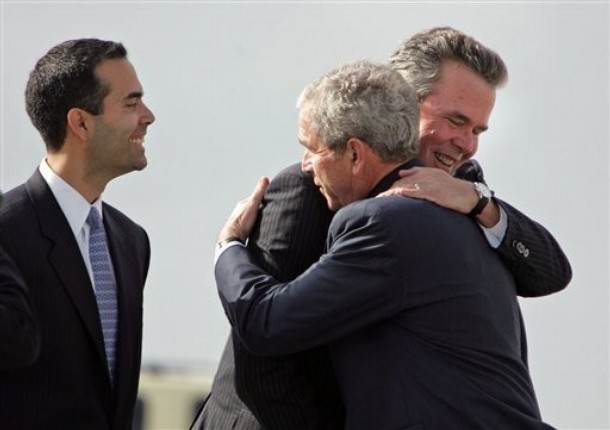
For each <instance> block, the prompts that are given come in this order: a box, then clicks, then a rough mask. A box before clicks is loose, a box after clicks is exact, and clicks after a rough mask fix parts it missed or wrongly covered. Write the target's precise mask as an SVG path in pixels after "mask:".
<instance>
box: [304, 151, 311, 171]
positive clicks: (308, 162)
mask: <svg viewBox="0 0 610 430" xmlns="http://www.w3.org/2000/svg"><path fill="white" fill-rule="evenodd" d="M301 170H302V171H303V172H313V167H312V165H311V152H309V150H308V149H306V150H305V152H304V153H303V158H302V159H301Z"/></svg>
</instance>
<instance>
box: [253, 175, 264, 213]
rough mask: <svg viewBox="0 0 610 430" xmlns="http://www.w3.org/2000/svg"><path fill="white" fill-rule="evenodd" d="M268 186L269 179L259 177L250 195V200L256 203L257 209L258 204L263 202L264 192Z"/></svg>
mask: <svg viewBox="0 0 610 430" xmlns="http://www.w3.org/2000/svg"><path fill="white" fill-rule="evenodd" d="M268 186H269V178H268V177H266V176H263V177H261V178H260V179H259V180H258V182H257V183H256V186H255V187H254V191H252V194H251V195H250V200H252V201H253V202H255V203H257V207H258V204H260V203H261V202H262V201H263V196H264V195H265V191H266V190H267V187H268Z"/></svg>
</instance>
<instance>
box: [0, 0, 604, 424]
mask: <svg viewBox="0 0 610 430" xmlns="http://www.w3.org/2000/svg"><path fill="white" fill-rule="evenodd" d="M0 8H1V9H0V11H1V25H2V30H1V37H2V39H1V60H2V64H1V97H2V99H1V109H2V111H1V112H0V118H1V123H0V139H1V140H0V143H1V152H0V157H1V161H0V186H1V188H2V189H3V190H8V189H10V188H12V187H14V186H15V185H17V184H19V183H21V182H23V181H24V180H26V179H27V178H28V177H29V175H30V174H31V173H32V171H33V170H34V168H35V167H36V165H37V164H38V163H39V162H40V160H41V159H42V158H43V156H44V154H45V150H44V145H43V143H42V141H41V139H40V138H39V136H38V134H37V132H36V131H35V130H34V129H33V127H32V126H31V125H30V123H29V120H28V118H27V116H26V114H25V110H24V102H23V91H24V87H25V83H26V80H27V76H28V73H29V71H30V70H31V69H32V67H33V65H34V63H35V62H36V60H37V59H38V58H39V57H40V56H42V55H43V54H44V53H45V52H46V51H47V50H48V49H49V48H50V47H51V46H52V45H54V44H56V43H58V42H61V41H63V40H66V39H71V38H79V37H99V38H106V39H113V40H118V41H122V42H123V43H125V45H126V46H127V48H128V50H129V52H130V59H131V61H132V62H133V63H134V65H135V66H136V69H137V71H138V74H139V77H140V80H141V82H142V83H143V85H144V88H145V91H146V96H145V100H146V102H147V103H148V105H149V106H150V107H151V109H152V110H153V111H154V112H155V114H156V116H157V122H156V123H155V124H154V125H153V126H152V127H151V128H150V129H149V134H148V136H147V142H146V148H147V154H148V157H149V167H148V168H147V169H146V170H145V171H143V172H140V173H132V174H129V175H127V176H125V177H122V178H118V179H117V180H115V181H113V182H112V183H111V184H110V185H109V187H108V188H107V190H106V193H105V195H104V198H105V200H107V201H108V202H109V203H111V204H113V205H115V206H117V207H118V208H120V209H122V210H123V211H124V212H126V213H127V214H128V215H129V216H131V217H132V218H133V219H134V220H136V221H137V222H139V223H141V224H142V225H143V226H145V227H146V229H147V231H148V232H149V234H150V237H151V240H152V246H153V259H152V266H151V271H150V275H149V280H148V283H147V287H146V292H145V333H144V334H145V336H144V357H143V359H144V363H145V364H161V365H169V366H182V367H189V368H199V369H206V370H210V371H211V370H213V369H214V368H215V365H216V363H217V361H218V359H219V357H220V353H221V349H222V346H223V344H224V342H225V339H226V336H227V334H228V324H227V322H226V320H225V317H224V315H223V311H222V309H221V306H220V302H219V300H218V298H217V295H216V291H215V286H214V283H213V273H212V256H213V245H214V242H215V238H216V234H217V232H218V230H219V229H220V227H221V225H222V223H223V222H224V220H225V218H226V216H227V215H228V214H229V212H230V211H231V209H232V208H233V206H234V203H235V202H236V201H237V200H239V199H241V198H242V197H244V196H245V195H246V194H247V193H249V191H250V189H251V188H252V186H253V185H254V183H255V181H256V179H257V178H258V177H259V176H261V175H263V174H264V175H273V174H275V173H276V172H277V171H279V170H280V169H281V168H282V167H284V166H285V165H287V164H289V163H292V162H294V161H297V160H298V159H299V157H300V155H301V149H300V148H299V146H298V144H297V140H296V110H295V108H294V105H295V100H296V97H297V95H298V93H299V92H300V90H301V89H302V88H303V87H304V86H305V85H306V84H307V83H309V82H310V81H311V80H312V79H314V78H315V77H317V76H319V75H320V74H322V73H324V72H325V71H327V70H328V69H330V68H332V67H334V66H337V65H339V64H340V63H342V62H346V61H352V60H356V59H361V58H369V59H373V60H378V61H385V60H386V59H387V56H388V54H389V53H390V52H391V51H393V49H394V48H396V47H397V46H398V44H399V42H400V41H401V40H403V39H404V38H406V37H407V36H409V35H411V34H413V33H415V32H417V31H419V30H423V29H426V28H429V27H432V26H437V25H451V26H454V27H457V28H459V29H461V30H463V31H465V32H466V33H469V34H472V35H474V36H475V37H477V38H478V39H479V40H481V41H482V42H483V43H484V44H486V45H488V46H490V47H492V48H494V49H495V50H497V51H498V52H499V53H500V54H501V55H502V56H503V57H504V59H505V61H506V62H507V64H508V67H509V74H510V81H509V83H508V85H507V86H506V87H505V88H504V89H502V90H501V91H500V92H499V94H498V100H497V104H496V109H495V111H494V114H493V115H492V118H491V123H490V126H491V127H490V130H489V132H487V133H486V134H485V135H484V136H483V137H482V140H481V145H480V150H479V154H478V157H477V158H478V159H479V160H480V161H481V162H482V164H483V166H484V167H485V170H486V175H487V177H488V182H489V183H490V184H491V185H492V187H493V188H494V189H495V191H496V193H497V195H498V196H500V197H501V198H503V199H505V200H507V201H508V202H510V203H512V204H514V205H515V206H516V207H518V208H520V209H522V210H523V211H524V212H526V213H528V214H529V215H530V216H531V217H532V218H534V219H536V220H538V221H539V222H541V223H542V224H543V225H545V226H546V227H547V228H548V229H549V230H550V231H552V232H553V233H554V235H555V237H556V238H557V239H558V241H559V242H560V244H561V245H562V246H563V248H564V250H565V252H566V254H567V255H568V257H569V258H570V260H571V262H572V266H573V270H574V278H573V281H572V283H571V284H570V286H569V287H568V289H567V290H565V291H564V292H561V293H559V294H556V295H553V296H550V297H547V298H542V299H524V300H522V301H521V302H522V306H523V312H524V315H525V320H526V325H527V331H528V337H529V347H530V363H531V372H532V377H533V380H534V383H535V386H536V389H537V393H538V397H539V402H540V407H541V410H542V413H543V416H544V417H545V418H546V419H547V420H548V421H549V422H550V423H552V424H553V425H554V426H556V427H557V428H562V429H594V428H595V429H602V428H608V427H609V426H610V424H609V418H608V408H609V396H608V389H609V388H608V387H609V384H608V382H609V381H608V379H609V374H608V367H609V361H608V344H609V331H608V328H609V327H608V309H609V294H608V287H609V273H608V263H609V254H608V239H609V234H608V226H609V224H608V210H609V204H608V200H609V199H608V197H609V191H608V186H609V176H608V162H609V161H610V160H609V153H608V144H609V133H608V128H609V125H608V124H609V109H608V100H609V86H608V83H609V75H608V66H609V30H608V28H609V8H608V3H607V1H606V2H595V3H594V2H588V3H585V2H579V3H562V4H559V3H555V4H552V3H541V2H537V3H535V4H529V5H528V4H520V3H517V2H515V3H507V2H502V3H499V2H495V3H473V2H470V3H464V4H461V3H458V2H443V3H428V4H418V3H412V4H407V3H403V4H396V3H394V4H390V3H377V4H373V3H369V4H349V3H344V2H335V3H334V4H307V3H254V2H240V3H225V4H214V3H207V4H205V3H188V4H187V3H178V2H175V3H161V2H158V3H145V2H137V1H136V2H130V3H124V4H122V3H120V2H114V3H100V2H95V3H94V2H92V1H91V2H62V3H51V4H49V3H34V2H29V3H26V2H18V1H17V2H8V1H4V2H2V4H1V6H0Z"/></svg>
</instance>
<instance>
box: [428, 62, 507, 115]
mask: <svg viewBox="0 0 610 430" xmlns="http://www.w3.org/2000/svg"><path fill="white" fill-rule="evenodd" d="M495 97H496V89H495V88H494V86H493V85H491V84H489V83H487V82H486V81H485V79H483V78H482V77H481V76H479V75H478V74H477V73H476V72H474V71H473V70H472V69H470V68H469V67H468V66H466V65H464V64H463V63H460V62H457V61H446V62H445V63H443V66H442V69H441V76H440V79H439V80H438V81H436V82H435V83H434V84H433V85H432V91H431V93H430V95H428V96H427V97H426V98H425V99H424V101H429V102H432V101H434V102H435V104H438V105H439V107H442V108H445V109H448V110H464V109H467V110H474V111H476V112H477V113H478V115H479V116H480V115H481V114H483V115H484V116H489V113H490V112H491V109H492V108H493V105H494V103H495ZM485 112H487V115H486V114H485Z"/></svg>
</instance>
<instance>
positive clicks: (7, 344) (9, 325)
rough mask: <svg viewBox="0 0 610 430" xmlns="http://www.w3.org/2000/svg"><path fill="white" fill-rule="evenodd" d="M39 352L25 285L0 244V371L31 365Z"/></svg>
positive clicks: (36, 333)
mask: <svg viewBox="0 0 610 430" xmlns="http://www.w3.org/2000/svg"><path fill="white" fill-rule="evenodd" d="M1 207H2V191H0V208H1ZM39 351H40V332H39V330H38V323H37V322H36V317H35V316H34V312H33V310H32V301H31V299H30V295H29V294H28V291H27V286H26V285H25V281H24V280H23V276H22V275H21V273H20V272H19V269H18V268H17V267H16V266H15V262H14V261H13V260H12V259H11V258H10V257H9V255H8V254H7V253H6V251H5V250H4V247H3V246H2V244H0V370H3V369H11V368H15V367H20V366H25V365H27V364H30V363H32V362H33V361H34V360H35V359H36V358H38V352H39Z"/></svg>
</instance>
